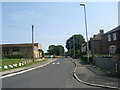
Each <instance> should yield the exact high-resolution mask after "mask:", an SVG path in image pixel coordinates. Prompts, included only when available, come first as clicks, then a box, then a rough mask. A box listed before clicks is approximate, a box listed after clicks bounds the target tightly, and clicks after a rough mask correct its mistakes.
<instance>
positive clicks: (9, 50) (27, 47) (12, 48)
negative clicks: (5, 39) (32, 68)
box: [0, 43, 42, 58]
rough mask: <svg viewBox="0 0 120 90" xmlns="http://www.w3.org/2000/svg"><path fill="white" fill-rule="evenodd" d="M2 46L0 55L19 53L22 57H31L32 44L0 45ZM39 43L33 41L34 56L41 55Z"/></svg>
mask: <svg viewBox="0 0 120 90" xmlns="http://www.w3.org/2000/svg"><path fill="white" fill-rule="evenodd" d="M0 47H1V48H2V49H1V50H2V57H5V56H7V55H16V54H20V55H21V56H22V57H24V58H32V44H31V43H26V44H2V45H0ZM40 49H41V45H40V44H38V43H34V57H35V58H39V57H42V53H41V52H40Z"/></svg>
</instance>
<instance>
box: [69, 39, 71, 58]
mask: <svg viewBox="0 0 120 90" xmlns="http://www.w3.org/2000/svg"><path fill="white" fill-rule="evenodd" d="M69 54H70V56H71V46H70V41H69Z"/></svg>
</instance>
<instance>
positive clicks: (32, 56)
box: [32, 25, 34, 62]
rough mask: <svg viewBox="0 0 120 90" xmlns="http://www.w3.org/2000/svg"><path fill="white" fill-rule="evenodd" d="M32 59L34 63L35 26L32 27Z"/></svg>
mask: <svg viewBox="0 0 120 90" xmlns="http://www.w3.org/2000/svg"><path fill="white" fill-rule="evenodd" d="M32 58H33V62H34V26H33V25H32Z"/></svg>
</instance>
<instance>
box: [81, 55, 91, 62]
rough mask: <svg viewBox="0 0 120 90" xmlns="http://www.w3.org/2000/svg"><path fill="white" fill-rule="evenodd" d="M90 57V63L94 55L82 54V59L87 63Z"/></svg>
mask: <svg viewBox="0 0 120 90" xmlns="http://www.w3.org/2000/svg"><path fill="white" fill-rule="evenodd" d="M88 58H89V63H91V62H92V60H93V57H92V56H82V57H81V60H82V61H84V62H86V63H88Z"/></svg>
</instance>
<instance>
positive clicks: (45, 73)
mask: <svg viewBox="0 0 120 90" xmlns="http://www.w3.org/2000/svg"><path fill="white" fill-rule="evenodd" d="M74 67H75V66H74V64H73V62H72V61H71V60H70V59H69V58H63V57H62V58H58V59H57V60H56V61H55V62H52V63H51V64H49V65H47V66H44V67H41V68H38V69H35V70H32V71H29V72H25V73H22V74H19V75H15V76H11V77H7V78H3V79H2V83H3V84H2V86H3V88H95V87H93V86H88V85H85V84H82V83H80V82H78V81H77V80H75V79H74V78H73V74H72V72H73V69H74Z"/></svg>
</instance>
